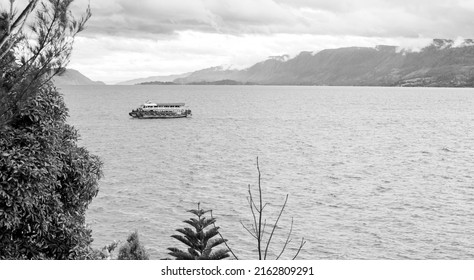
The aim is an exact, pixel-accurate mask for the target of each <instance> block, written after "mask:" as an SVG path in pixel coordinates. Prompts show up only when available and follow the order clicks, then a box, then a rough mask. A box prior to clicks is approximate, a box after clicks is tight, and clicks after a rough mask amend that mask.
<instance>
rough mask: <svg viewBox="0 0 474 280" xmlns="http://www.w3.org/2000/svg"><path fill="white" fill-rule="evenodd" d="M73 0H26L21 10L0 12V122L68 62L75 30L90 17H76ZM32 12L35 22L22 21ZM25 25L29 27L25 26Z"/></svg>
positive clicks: (6, 120) (15, 113) (9, 117)
mask: <svg viewBox="0 0 474 280" xmlns="http://www.w3.org/2000/svg"><path fill="white" fill-rule="evenodd" d="M72 2H73V0H43V1H40V0H30V1H28V5H27V6H26V7H25V8H24V9H23V10H22V12H21V13H19V14H17V13H15V9H14V7H13V6H14V3H15V1H14V0H12V1H10V10H9V11H0V77H1V79H0V125H5V124H9V122H10V121H11V120H12V119H14V118H15V117H16V116H18V114H19V113H20V111H21V110H22V107H23V106H24V105H25V104H26V103H27V102H26V101H27V100H28V99H30V98H34V96H35V95H36V94H37V93H38V90H39V89H40V88H41V87H42V86H44V85H45V84H47V83H48V82H49V81H50V80H51V78H52V77H53V76H55V75H57V74H59V73H61V72H62V71H64V69H65V68H64V67H65V66H66V65H67V64H68V62H69V58H70V55H71V51H72V46H73V43H74V38H75V36H76V35H77V33H79V32H81V31H82V30H83V29H84V26H85V23H86V22H87V20H88V19H89V17H90V16H91V13H90V9H89V8H87V10H86V12H85V14H84V16H83V17H81V18H80V19H79V20H76V19H75V18H74V17H73V16H72V15H71V12H70V11H69V7H70V5H71V3H72ZM31 14H35V21H34V22H33V23H32V24H31V25H29V26H27V25H26V24H25V22H26V20H27V19H28V17H29V16H30V15H31ZM27 27H29V28H27Z"/></svg>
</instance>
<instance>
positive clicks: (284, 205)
mask: <svg viewBox="0 0 474 280" xmlns="http://www.w3.org/2000/svg"><path fill="white" fill-rule="evenodd" d="M287 201H288V195H286V198H285V202H284V203H283V206H282V207H281V210H280V214H278V218H277V219H276V221H275V224H274V225H273V229H272V232H271V233H270V237H269V238H268V241H267V246H266V248H265V258H266V257H267V252H268V247H269V246H270V242H271V241H272V237H273V234H274V232H275V229H276V227H277V225H278V221H279V220H280V217H281V214H283V210H285V207H286V202H287Z"/></svg>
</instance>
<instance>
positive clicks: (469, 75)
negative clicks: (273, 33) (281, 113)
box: [173, 39, 474, 87]
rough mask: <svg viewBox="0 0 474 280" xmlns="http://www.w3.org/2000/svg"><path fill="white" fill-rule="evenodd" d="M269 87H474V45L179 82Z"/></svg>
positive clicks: (342, 54) (283, 60) (324, 59)
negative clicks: (227, 82)
mask: <svg viewBox="0 0 474 280" xmlns="http://www.w3.org/2000/svg"><path fill="white" fill-rule="evenodd" d="M224 80H225V81H234V82H235V83H239V84H264V85H334V86H443V87H474V41H473V40H471V39H466V40H464V42H462V43H461V44H457V45H456V44H455V42H454V41H453V40H447V39H434V40H433V42H432V43H431V44H430V45H429V46H427V47H425V48H423V49H421V50H420V51H418V52H415V51H408V50H403V49H400V48H398V47H396V46H386V45H379V46H376V47H375V48H367V47H348V48H339V49H327V50H323V51H320V52H317V53H313V52H301V53H300V54H299V55H297V56H296V57H294V58H292V59H289V58H288V56H282V57H270V58H269V59H267V60H265V61H262V62H259V63H257V64H255V65H253V66H251V67H249V68H246V69H243V70H230V69H224V68H221V67H212V68H207V69H203V70H199V71H196V72H193V73H191V74H188V75H187V76H186V77H183V78H178V79H175V80H174V81H173V82H175V83H181V84H209V83H215V82H218V81H224Z"/></svg>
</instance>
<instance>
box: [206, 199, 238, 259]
mask: <svg viewBox="0 0 474 280" xmlns="http://www.w3.org/2000/svg"><path fill="white" fill-rule="evenodd" d="M198 207H199V206H198ZM211 218H212V219H214V217H213V216H212V210H211ZM212 225H213V226H214V228H217V227H216V223H215V222H214V223H212ZM217 233H218V234H219V236H220V237H221V238H222V240H224V244H225V246H226V247H227V249H229V251H230V253H231V254H232V256H234V258H235V259H236V260H238V259H239V258H237V256H236V255H235V254H234V251H232V249H231V248H230V247H229V245H228V244H227V241H226V240H225V239H224V237H223V236H222V234H221V233H220V232H219V231H217Z"/></svg>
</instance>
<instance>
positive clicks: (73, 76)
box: [53, 69, 105, 86]
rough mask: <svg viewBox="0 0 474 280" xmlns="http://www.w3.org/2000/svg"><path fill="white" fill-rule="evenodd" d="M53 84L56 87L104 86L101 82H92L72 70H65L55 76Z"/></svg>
mask: <svg viewBox="0 0 474 280" xmlns="http://www.w3.org/2000/svg"><path fill="white" fill-rule="evenodd" d="M53 82H54V84H55V85H56V86H82V85H105V83H103V82H95V81H92V80H91V79H89V78H87V77H86V76H84V75H83V74H81V73H80V72H79V71H77V70H74V69H66V71H64V73H62V74H61V75H59V76H55V77H54V78H53Z"/></svg>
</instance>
